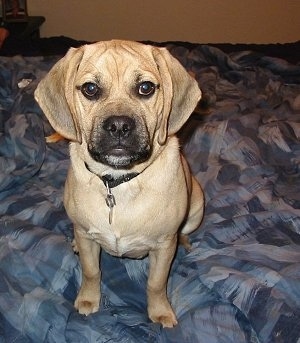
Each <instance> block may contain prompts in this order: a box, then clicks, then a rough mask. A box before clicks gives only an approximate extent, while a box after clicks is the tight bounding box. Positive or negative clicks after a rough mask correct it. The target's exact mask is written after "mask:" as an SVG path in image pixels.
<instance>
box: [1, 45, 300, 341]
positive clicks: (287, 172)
mask: <svg viewBox="0 0 300 343" xmlns="http://www.w3.org/2000/svg"><path fill="white" fill-rule="evenodd" d="M168 48H169V49H170V51H171V52H172V53H173V55H174V56H176V57H177V58H178V59H179V60H180V61H181V62H182V63H183V65H184V66H185V67H186V68H187V69H188V70H189V71H191V72H192V73H194V75H195V77H196V79H197V80H198V82H199V84H200V87H201V89H202V91H203V95H204V101H203V103H202V110H200V112H203V111H204V110H203V107H205V108H206V112H209V114H201V113H199V111H198V112H196V113H195V114H194V115H193V116H192V117H191V118H190V120H189V122H188V123H187V125H186V126H185V128H184V129H183V130H182V132H181V133H180V135H181V138H182V142H183V143H182V144H183V150H184V152H185V154H186V156H187V158H188V160H189V162H190V165H191V169H192V171H193V173H194V174H195V175H196V177H197V178H198V180H199V181H200V183H201V184H202V186H203V189H204V193H205V197H206V211H205V217H204V221H203V223H202V225H201V228H200V229H199V230H197V231H196V232H195V233H193V234H192V235H191V240H192V245H193V250H192V251H191V252H186V251H185V250H184V249H183V247H179V249H178V252H177V255H176V258H175V261H174V263H173V266H172V270H171V273H170V278H169V283H168V295H169V298H170V300H171V303H172V306H173V308H174V310H175V311H176V314H177V317H178V321H179V324H178V326H176V327H175V328H174V329H162V328H161V327H160V325H158V324H153V323H151V322H150V321H149V320H148V318H147V311H146V296H145V288H146V280H147V269H148V259H147V258H145V259H143V260H130V259H118V258H114V257H111V256H109V255H108V254H106V253H103V255H102V260H101V264H102V269H103V280H102V283H103V286H102V292H103V295H102V304H101V311H99V312H98V313H95V314H93V315H90V316H88V317H85V316H82V315H79V314H78V313H77V312H76V310H75V309H74V307H73V301H74V299H75V297H76V293H77V291H78V289H79V285H80V280H81V269H80V266H79V259H78V256H76V255H75V254H73V251H72V248H71V243H70V242H71V240H72V237H73V233H72V226H71V223H70V221H69V220H68V218H67V216H66V213H65V211H64V208H63V204H62V193H63V184H64V180H65V177H66V172H67V168H68V164H69V158H68V146H67V143H66V142H59V143H56V144H52V145H51V144H50V145H49V144H48V145H47V144H46V142H45V139H44V137H45V135H47V134H49V133H50V132H52V131H51V128H50V126H49V124H48V122H47V120H46V119H45V117H44V115H43V114H42V112H41V110H40V109H39V107H38V106H37V104H36V103H35V101H34V99H33V92H34V89H35V87H36V85H37V83H38V81H39V80H40V79H41V77H43V76H44V75H45V73H46V72H47V71H48V70H49V69H50V67H51V66H52V65H53V64H54V62H55V61H56V60H57V59H58V57H26V58H23V57H20V56H16V57H12V58H8V57H1V58H0V111H1V112H0V342H1V343H2V342H22V343H27V342H38V343H40V342H53V343H54V342H55V343H60V342H80V343H84V342H141V343H144V342H147V343H148V342H174V343H175V342H189V343H195V342H203V343H222V342H224V343H227V342H234V343H237V342H238V343H243V342H251V343H258V342H263V343H267V342H270V343H271V342H278V343H279V342H280V343H296V342H299V340H300V249H299V248H300V167H299V162H300V141H299V138H300V66H299V65H291V64H288V63H287V62H285V61H283V60H280V59H275V58H270V57H267V56H264V55H262V54H257V53H252V52H250V51H243V52H236V53H232V54H231V55H227V54H224V53H223V52H222V51H221V50H218V49H216V48H214V47H211V46H210V47H209V46H205V45H198V46H194V47H193V48H192V49H188V48H186V47H183V46H180V45H178V44H169V45H168Z"/></svg>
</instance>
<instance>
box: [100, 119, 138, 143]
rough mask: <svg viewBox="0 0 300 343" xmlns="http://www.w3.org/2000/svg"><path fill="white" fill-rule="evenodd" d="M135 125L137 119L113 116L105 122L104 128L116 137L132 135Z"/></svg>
mask: <svg viewBox="0 0 300 343" xmlns="http://www.w3.org/2000/svg"><path fill="white" fill-rule="evenodd" d="M135 126H136V124H135V120H134V119H133V118H131V117H128V116H111V117H108V118H107V119H106V120H105V121H104V123H103V129H104V130H105V131H107V132H109V133H110V135H111V136H113V137H116V138H121V137H124V138H126V137H128V136H130V134H131V132H132V131H133V130H134V129H135Z"/></svg>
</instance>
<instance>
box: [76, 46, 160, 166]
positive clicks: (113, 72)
mask: <svg viewBox="0 0 300 343" xmlns="http://www.w3.org/2000/svg"><path fill="white" fill-rule="evenodd" d="M95 48H96V49H95V51H94V52H93V53H91V54H88V55H87V54H86V55H84V56H83V58H82V60H81V63H80V64H79V66H78V70H77V73H76V77H75V80H74V83H75V89H76V92H75V101H76V103H77V104H78V105H79V108H78V111H77V113H76V116H77V120H78V122H79V126H80V128H81V134H82V136H83V139H84V140H85V141H86V142H87V147H88V151H89V154H90V156H91V157H92V158H93V159H94V160H96V161H97V162H101V163H103V164H107V165H109V166H111V167H114V168H130V167H132V166H133V165H134V164H137V163H141V162H143V161H145V160H147V159H148V158H149V156H150V155H151V151H152V146H153V137H154V133H155V129H156V125H157V123H158V121H159V114H160V113H161V112H162V105H163V99H162V92H161V91H160V85H161V83H162V80H161V77H160V74H159V72H158V69H157V66H156V64H155V62H154V60H153V58H151V57H152V56H151V55H150V56H149V51H147V52H148V56H147V55H144V56H143V58H140V57H139V56H138V54H137V53H136V52H135V51H134V50H129V49H128V48H127V47H123V46H118V47H117V48H115V47H109V48H106V49H104V50H103V53H102V54H100V56H99V55H98V54H97V51H98V50H97V47H95ZM126 48H127V49H126Z"/></svg>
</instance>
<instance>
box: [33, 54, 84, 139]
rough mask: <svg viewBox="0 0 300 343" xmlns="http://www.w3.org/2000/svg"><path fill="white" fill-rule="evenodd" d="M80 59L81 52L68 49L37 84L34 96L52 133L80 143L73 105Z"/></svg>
mask: <svg viewBox="0 0 300 343" xmlns="http://www.w3.org/2000/svg"><path fill="white" fill-rule="evenodd" d="M82 56H83V48H79V49H74V48H71V49H70V50H69V51H68V52H67V54H66V55H65V56H64V57H63V58H62V59H60V60H59V61H58V62H57V63H56V64H55V65H54V66H53V68H52V69H51V70H50V71H49V73H48V74H47V75H46V76H45V78H44V79H42V80H41V81H40V83H39V84H38V86H37V89H36V90H35V93H34V96H35V99H36V101H37V102H38V104H39V105H40V107H41V109H42V110H43V111H44V113H45V115H46V117H47V118H48V120H49V122H50V124H51V125H52V127H53V128H54V130H55V131H57V132H58V133H59V134H60V135H62V136H63V137H65V138H67V139H69V140H72V141H78V142H80V143H81V133H80V129H79V125H78V122H77V119H76V115H75V105H74V103H75V102H74V86H75V85H74V79H75V76H76V72H77V68H78V66H79V64H80V61H81V59H82Z"/></svg>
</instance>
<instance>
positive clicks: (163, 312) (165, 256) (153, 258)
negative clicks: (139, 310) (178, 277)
mask: <svg viewBox="0 0 300 343" xmlns="http://www.w3.org/2000/svg"><path fill="white" fill-rule="evenodd" d="M176 245H177V235H175V236H174V237H172V239H171V240H167V241H165V242H163V243H161V244H160V246H159V248H158V249H156V250H153V251H150V252H149V261H150V269H149V278H148V284H147V297H148V315H149V318H150V319H151V320H152V321H153V322H155V323H161V324H162V325H163V327H173V326H175V325H176V324H177V320H176V316H175V314H174V312H173V310H172V308H171V305H170V303H169V301H168V299H167V280H168V276H169V271H170V266H171V263H172V261H173V258H174V254H175V250H176Z"/></svg>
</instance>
